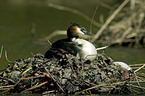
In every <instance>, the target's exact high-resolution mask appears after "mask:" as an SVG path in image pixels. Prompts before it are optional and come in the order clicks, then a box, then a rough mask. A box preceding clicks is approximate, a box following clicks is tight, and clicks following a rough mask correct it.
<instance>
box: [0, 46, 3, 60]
mask: <svg viewBox="0 0 145 96" xmlns="http://www.w3.org/2000/svg"><path fill="white" fill-rule="evenodd" d="M3 49H4V47H3V45H2V47H1V53H0V58H1V57H2V54H3Z"/></svg>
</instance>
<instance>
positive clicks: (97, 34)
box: [91, 0, 129, 42]
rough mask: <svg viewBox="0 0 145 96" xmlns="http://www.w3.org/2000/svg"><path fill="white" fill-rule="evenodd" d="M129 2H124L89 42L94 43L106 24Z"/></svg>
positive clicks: (126, 0)
mask: <svg viewBox="0 0 145 96" xmlns="http://www.w3.org/2000/svg"><path fill="white" fill-rule="evenodd" d="M128 2H129V0H124V2H123V3H122V4H121V5H120V6H119V7H118V8H117V9H116V10H115V11H114V13H113V14H112V15H111V16H110V17H109V18H108V19H107V21H106V22H105V23H104V25H103V26H102V27H101V28H100V30H99V31H98V32H97V33H96V35H95V36H94V37H93V38H92V40H91V42H94V41H95V40H96V39H98V37H99V36H100V35H101V33H102V32H103V31H104V29H105V28H106V27H107V26H108V24H109V23H110V22H111V21H112V20H113V19H114V17H115V16H116V15H117V14H118V13H119V12H120V11H121V9H122V8H123V7H124V6H125V5H126V4H127V3H128Z"/></svg>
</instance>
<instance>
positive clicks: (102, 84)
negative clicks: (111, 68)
mask: <svg viewBox="0 0 145 96" xmlns="http://www.w3.org/2000/svg"><path fill="white" fill-rule="evenodd" d="M118 84H125V82H117V83H112V84H100V85H96V86H93V87H90V88H87V89H84V90H82V91H80V92H78V93H77V94H80V93H82V92H84V91H87V90H91V89H94V88H98V87H102V86H106V85H118Z"/></svg>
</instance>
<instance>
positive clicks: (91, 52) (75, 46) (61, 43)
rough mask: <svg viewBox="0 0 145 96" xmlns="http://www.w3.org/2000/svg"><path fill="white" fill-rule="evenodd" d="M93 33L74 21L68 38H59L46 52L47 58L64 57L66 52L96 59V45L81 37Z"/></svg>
mask: <svg viewBox="0 0 145 96" xmlns="http://www.w3.org/2000/svg"><path fill="white" fill-rule="evenodd" d="M91 36H92V34H91V33H89V32H87V31H86V29H85V28H84V27H82V26H80V25H78V24H76V23H73V24H72V25H71V26H70V27H69V28H68V30H67V37H68V38H66V39H62V40H58V41H56V42H55V43H53V44H52V47H51V48H50V49H49V50H48V51H47V52H46V53H45V57H46V58H53V57H55V58H64V57H65V54H72V55H74V56H77V54H79V56H80V58H83V59H87V60H91V61H92V60H94V59H95V58H96V56H97V51H96V48H95V46H94V45H93V44H92V43H90V42H89V41H87V40H84V39H81V38H90V37H91Z"/></svg>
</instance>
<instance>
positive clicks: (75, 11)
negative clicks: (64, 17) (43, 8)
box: [48, 2, 101, 27]
mask: <svg viewBox="0 0 145 96" xmlns="http://www.w3.org/2000/svg"><path fill="white" fill-rule="evenodd" d="M48 6H49V7H52V8H55V9H58V10H63V11H68V12H72V13H74V14H77V15H79V16H81V17H83V18H84V19H86V20H87V21H89V22H91V20H92V19H91V18H90V17H88V16H87V15H86V14H84V13H82V12H80V11H78V10H76V9H73V8H69V7H64V6H60V5H56V4H53V3H50V2H49V3H48ZM92 23H93V24H94V25H95V26H97V27H100V26H101V25H100V24H99V23H98V22H96V21H94V20H93V22H92Z"/></svg>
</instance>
